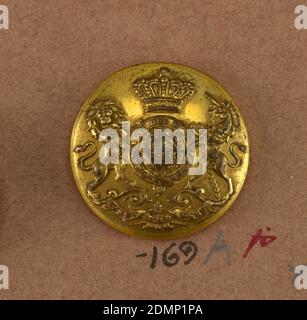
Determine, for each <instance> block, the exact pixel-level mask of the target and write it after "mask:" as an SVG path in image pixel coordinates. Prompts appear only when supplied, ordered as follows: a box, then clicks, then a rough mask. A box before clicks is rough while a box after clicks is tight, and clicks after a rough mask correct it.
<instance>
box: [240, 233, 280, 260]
mask: <svg viewBox="0 0 307 320" xmlns="http://www.w3.org/2000/svg"><path fill="white" fill-rule="evenodd" d="M270 230H271V229H270V228H267V231H270ZM276 239H277V237H276V236H273V235H272V236H270V235H263V234H262V229H259V230H258V231H257V233H256V234H254V235H252V238H251V240H250V242H249V244H248V246H247V248H246V249H245V252H244V254H243V258H246V257H247V255H248V253H249V252H250V251H251V250H252V248H253V247H254V246H255V245H256V244H257V243H258V242H259V243H260V246H261V247H266V246H268V245H269V244H270V243H272V242H273V241H274V240H276Z"/></svg>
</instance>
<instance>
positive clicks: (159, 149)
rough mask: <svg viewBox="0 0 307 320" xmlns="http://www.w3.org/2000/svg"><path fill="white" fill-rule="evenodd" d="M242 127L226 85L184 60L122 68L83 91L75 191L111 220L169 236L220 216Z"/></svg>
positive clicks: (74, 141) (240, 152)
mask: <svg viewBox="0 0 307 320" xmlns="http://www.w3.org/2000/svg"><path fill="white" fill-rule="evenodd" d="M248 161H249V149H248V136H247V131H246V127H245V125H244V122H243V119H242V116H241V115H240V113H239V111H238V109H237V107H236V106H235V104H234V102H233V100H232V99H231V98H230V96H229V94H228V93H227V92H226V91H225V90H224V89H223V88H222V87H221V86H220V85H219V84H218V83H217V82H216V81H215V80H213V79H212V78H211V77H209V76H208V75H205V74H203V73H201V72H200V71H197V70H195V69H192V68H190V67H186V66H182V65H176V64H168V63H151V64H141V65H136V66H132V67H129V68H126V69H123V70H120V71H118V72H116V73H114V74H112V75H111V76H109V77H108V78H107V79H106V80H105V81H103V82H102V83H101V84H100V86H99V87H98V88H97V89H96V90H95V92H94V93H93V94H92V95H91V96H90V97H89V98H88V99H87V101H86V102H85V103H84V105H83V106H82V108H81V111H80V112H79V114H78V117H77V119H76V121H75V125H74V128H73V132H72V137H71V165H72V170H73V174H74V178H75V181H76V183H77V186H78V188H79V191H80V192H81V195H82V196H83V199H84V200H85V202H86V203H87V204H88V206H89V207H90V208H91V209H92V210H93V211H94V213H95V214H96V215H97V216H98V217H99V218H101V219H102V220H103V221H105V222H106V223H108V224H109V225H111V226H112V227H114V228H115V229H117V230H119V231H122V232H125V233H127V234H129V235H133V236H138V237H143V238H148V239H171V238H176V237H181V236H185V235H188V234H191V233H193V232H196V231H198V230H200V229H203V228H205V227H207V226H208V225H210V224H211V223H212V222H214V221H215V220H217V219H218V218H219V217H221V216H222V215H223V214H224V213H225V212H226V210H227V209H228V208H229V206H230V205H231V204H232V203H233V201H234V200H235V198H236V197H237V195H238V193H239V192H240V190H241V188H242V185H243V182H244V179H245V176H246V173H247V168H248Z"/></svg>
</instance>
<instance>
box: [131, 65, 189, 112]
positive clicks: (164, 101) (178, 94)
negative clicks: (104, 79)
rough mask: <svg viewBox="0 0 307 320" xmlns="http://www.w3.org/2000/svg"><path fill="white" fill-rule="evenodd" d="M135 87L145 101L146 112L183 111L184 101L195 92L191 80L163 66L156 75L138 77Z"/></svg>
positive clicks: (135, 90)
mask: <svg viewBox="0 0 307 320" xmlns="http://www.w3.org/2000/svg"><path fill="white" fill-rule="evenodd" d="M133 87H134V92H135V93H136V95H137V96H138V97H139V98H140V99H141V100H142V101H143V103H144V106H145V107H144V112H174V113H181V112H182V105H183V103H184V102H185V101H187V100H188V99H189V98H191V97H192V95H193V94H194V92H195V89H194V85H193V84H192V83H191V82H189V81H188V80H185V79H182V78H180V77H179V76H178V75H177V74H175V73H174V72H171V71H170V70H169V69H168V68H161V69H160V70H159V71H158V72H157V74H156V75H154V76H151V77H148V78H140V79H137V80H136V81H135V82H134V84H133Z"/></svg>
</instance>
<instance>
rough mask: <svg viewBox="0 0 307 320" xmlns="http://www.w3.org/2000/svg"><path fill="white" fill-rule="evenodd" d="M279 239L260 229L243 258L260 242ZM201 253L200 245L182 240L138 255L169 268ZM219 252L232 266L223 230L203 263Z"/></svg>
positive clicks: (151, 264) (268, 229) (262, 245)
mask: <svg viewBox="0 0 307 320" xmlns="http://www.w3.org/2000/svg"><path fill="white" fill-rule="evenodd" d="M266 231H267V232H270V231H271V228H269V227H267V229H266ZM276 239H277V236H276V235H269V234H263V231H262V229H259V230H258V231H257V232H256V233H255V234H253V235H252V236H251V240H250V241H249V242H248V244H247V247H246V249H245V251H244V253H243V258H244V259H245V258H247V256H248V254H249V252H250V251H251V250H252V249H253V248H254V247H255V246H256V244H258V243H259V245H260V247H267V246H268V245H270V244H271V243H272V242H273V241H275V240H276ZM198 254H199V248H198V245H197V244H196V243H195V242H193V241H182V242H181V243H179V244H177V243H176V242H172V243H171V244H170V245H169V246H167V247H166V248H164V249H160V248H158V247H157V246H153V247H152V250H151V252H150V253H148V252H141V253H138V254H137V255H136V257H137V258H146V257H150V268H151V269H155V268H156V267H157V265H158V262H159V261H161V262H162V264H163V265H164V266H166V267H168V268H170V267H174V266H175V265H177V264H178V263H180V262H181V263H182V264H183V265H185V266H186V265H189V264H190V263H191V262H192V261H193V260H194V259H195V258H196V256H197V255H198ZM217 254H222V255H223V257H224V260H225V262H226V265H227V266H228V267H231V265H232V258H231V249H230V246H229V245H228V244H227V242H226V241H225V238H224V234H223V232H222V231H219V232H218V234H217V236H216V239H215V241H214V242H213V243H212V245H211V247H210V249H209V251H208V252H207V254H205V255H204V256H203V257H204V260H203V264H204V265H207V264H208V263H209V261H210V260H211V259H212V258H213V257H214V256H215V255H217Z"/></svg>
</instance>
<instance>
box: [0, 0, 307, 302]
mask: <svg viewBox="0 0 307 320" xmlns="http://www.w3.org/2000/svg"><path fill="white" fill-rule="evenodd" d="M3 4H5V5H7V7H8V9H9V29H8V30H0V70H1V73H0V74H1V76H0V101H1V104H0V111H1V113H0V118H1V126H0V137H1V147H0V156H1V157H0V265H5V266H7V267H8V270H9V289H7V290H5V289H3V290H0V299H25V298H29V299H55V298H56V299H286V298H296V299H306V295H307V291H306V290H297V289H296V288H295V286H294V279H295V274H294V269H295V266H297V265H301V264H307V251H306V246H307V232H306V231H307V218H306V210H307V209H306V208H307V198H306V192H307V180H306V164H307V163H306V162H307V160H306V153H307V125H306V121H307V111H306V110H307V109H306V107H305V105H306V103H307V72H306V68H307V30H297V29H296V28H295V23H294V21H295V17H296V14H295V12H294V9H295V7H296V6H297V5H298V3H297V1H292V0H287V1H252V0H248V1H246V0H232V1H221V0H219V1H209V0H206V1H171V0H170V1H130V0H129V1H117V0H116V1H114V0H112V1H111V0H110V1H98V0H93V1H82V0H80V1H72V0H65V1H64V0H59V1H44V2H42V1H34V0H27V1H11V0H7V1H6V3H3ZM154 61H159V62H161V61H162V62H173V63H179V64H184V65H188V66H191V67H194V68H197V69H199V70H200V71H202V72H205V73H208V74H210V75H211V76H213V77H214V78H215V79H217V80H218V81H219V82H220V83H222V84H223V85H224V86H225V88H226V89H227V91H228V92H229V93H230V94H231V95H232V96H233V98H234V100H235V101H236V103H237V105H238V107H239V109H240V112H241V113H242V115H243V117H244V120H245V123H246V125H247V129H248V132H249V139H250V167H249V172H248V175H247V179H246V182H245V185H244V187H243V190H242V191H241V193H240V195H239V197H238V199H237V200H236V201H235V203H234V204H233V205H232V207H231V208H230V210H229V211H228V212H227V214H226V215H225V216H224V217H222V218H221V219H219V220H218V221H217V222H216V223H214V224H212V225H211V226H210V227H208V228H207V229H206V230H203V231H201V232H198V233H196V234H194V235H192V236H189V237H187V238H183V239H177V240H174V241H148V240H141V239H136V238H132V237H129V236H127V235H125V234H121V233H119V232H117V231H115V230H113V229H111V228H110V227H108V226H107V225H106V224H105V223H104V222H102V221H100V220H99V219H98V218H97V217H96V216H95V215H94V214H93V213H92V212H91V210H90V209H89V208H88V207H87V206H86V204H85V203H84V201H83V200H82V198H81V196H80V194H79V192H78V190H77V188H76V186H75V183H74V181H73V177H72V172H71V166H70V158H69V150H70V135H71V131H72V126H73V123H74V121H75V117H76V115H77V113H78V112H79V110H80V106H81V105H82V104H83V102H84V101H85V99H86V98H87V97H88V96H89V95H90V93H91V92H92V91H93V90H94V89H95V87H96V86H97V85H98V84H99V83H100V82H101V81H102V80H103V79H105V78H106V77H107V76H108V75H110V74H111V73H113V72H115V71H117V70H119V69H121V68H123V67H126V66H130V65H134V64H139V63H145V62H154Z"/></svg>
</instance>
